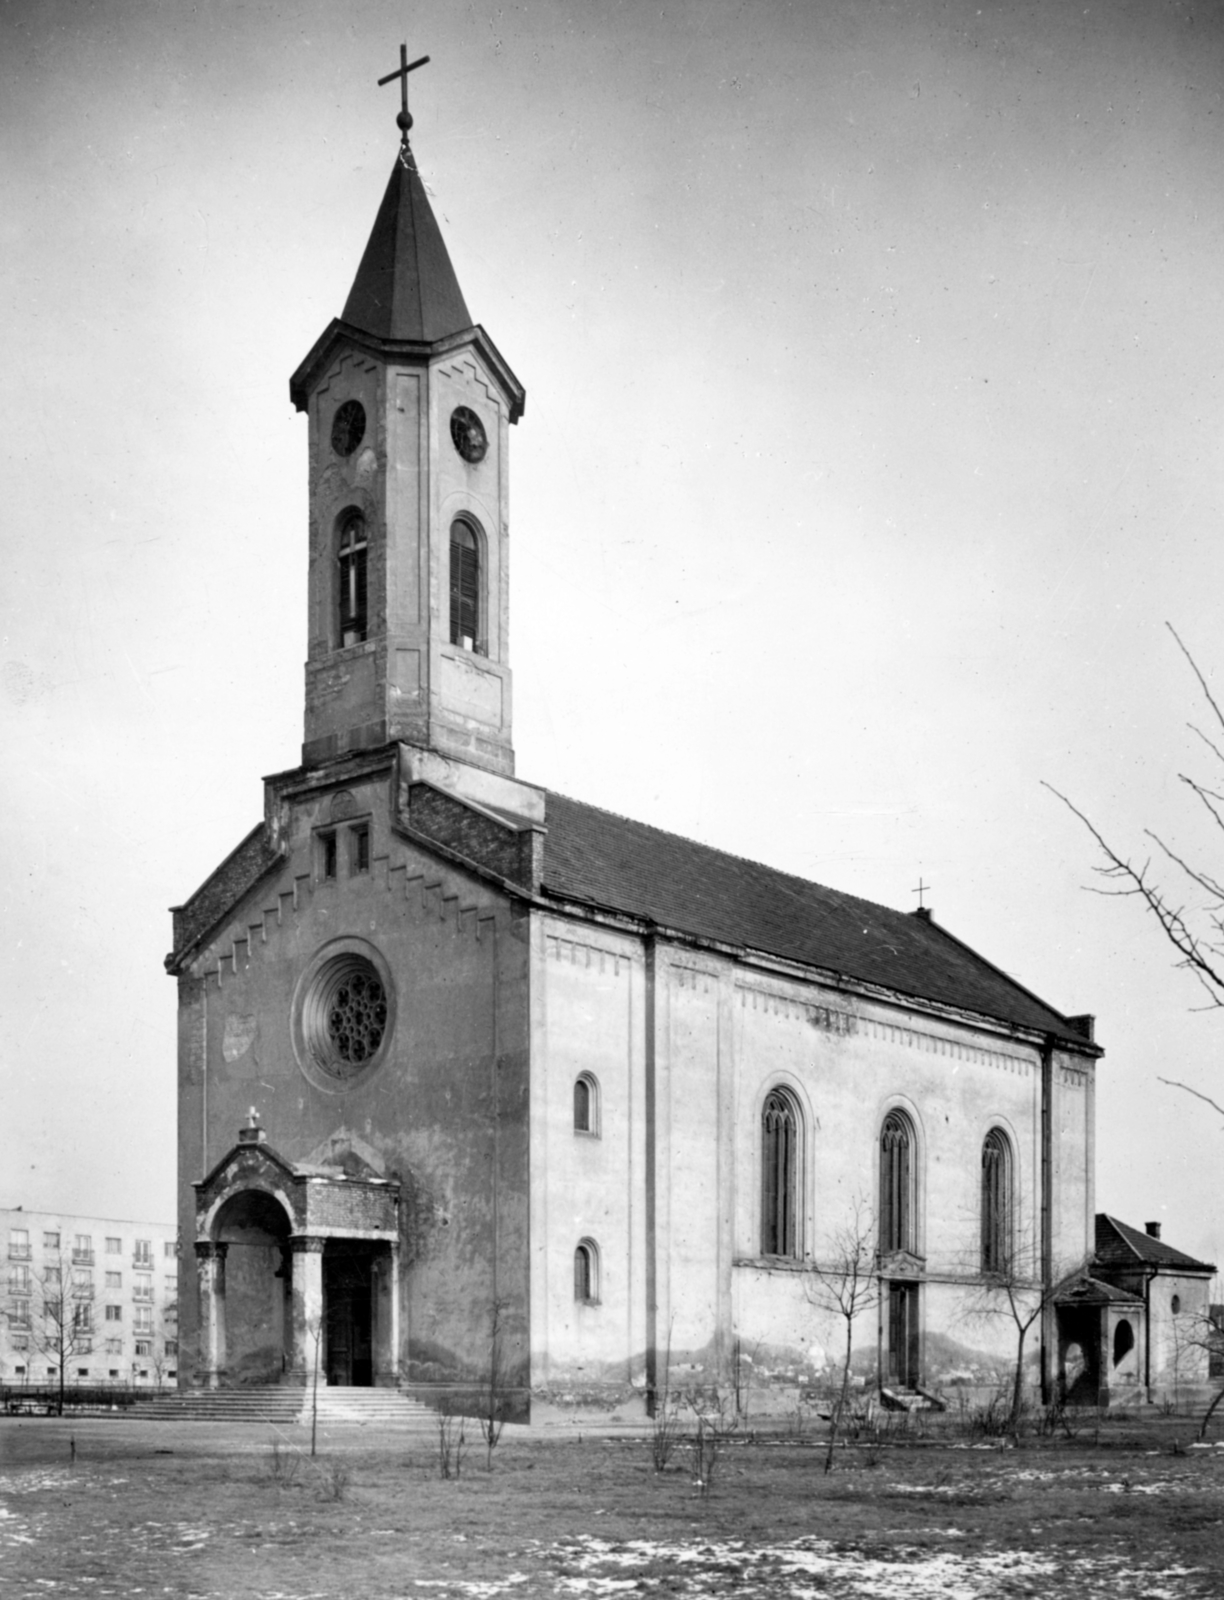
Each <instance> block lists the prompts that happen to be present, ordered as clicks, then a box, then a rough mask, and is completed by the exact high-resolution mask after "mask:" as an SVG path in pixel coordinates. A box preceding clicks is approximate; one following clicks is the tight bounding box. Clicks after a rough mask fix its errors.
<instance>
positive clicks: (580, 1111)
mask: <svg viewBox="0 0 1224 1600" xmlns="http://www.w3.org/2000/svg"><path fill="white" fill-rule="evenodd" d="M574 1132H575V1133H598V1132H599V1085H598V1084H597V1083H596V1082H595V1079H594V1078H593V1077H592V1076H591V1074H590V1073H589V1072H580V1073H579V1074H578V1076H577V1077H576V1078H575V1079H574Z"/></svg>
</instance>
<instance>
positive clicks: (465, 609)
mask: <svg viewBox="0 0 1224 1600" xmlns="http://www.w3.org/2000/svg"><path fill="white" fill-rule="evenodd" d="M480 569H481V560H480V539H479V537H478V536H477V533H476V530H475V528H473V527H472V525H471V523H470V522H468V521H466V520H465V519H464V518H463V517H458V518H456V520H455V521H454V522H452V523H451V532H450V642H451V643H452V644H457V645H459V647H460V648H461V649H463V650H473V651H475V652H476V653H477V654H478V655H483V654H484V651H485V644H484V633H483V630H482V628H481V626H480V623H481V615H480V614H481V609H482V606H481V602H482V599H483V590H484V574H483V573H482V572H481V570H480Z"/></svg>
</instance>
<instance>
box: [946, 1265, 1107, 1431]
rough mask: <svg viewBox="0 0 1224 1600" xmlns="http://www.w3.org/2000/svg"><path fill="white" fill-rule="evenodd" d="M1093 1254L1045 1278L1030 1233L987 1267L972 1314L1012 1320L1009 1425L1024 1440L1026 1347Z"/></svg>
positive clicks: (980, 1316) (975, 1297) (969, 1313)
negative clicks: (1058, 1295)
mask: <svg viewBox="0 0 1224 1600" xmlns="http://www.w3.org/2000/svg"><path fill="white" fill-rule="evenodd" d="M1089 1259H1090V1258H1086V1259H1082V1260H1078V1261H1070V1262H1066V1263H1064V1264H1063V1266H1062V1267H1061V1268H1060V1269H1059V1270H1057V1271H1055V1272H1053V1273H1051V1275H1050V1278H1049V1281H1048V1282H1046V1281H1043V1280H1042V1277H1041V1272H1040V1268H1039V1265H1038V1263H1039V1260H1040V1253H1039V1251H1038V1250H1037V1248H1036V1246H1035V1244H1034V1241H1033V1240H1032V1238H1031V1237H1029V1238H1025V1239H1023V1240H1020V1241H1016V1242H1014V1243H1013V1246H1012V1248H1011V1249H1010V1250H1008V1251H1007V1252H1006V1253H1005V1254H1004V1255H1003V1256H1002V1258H1001V1259H1000V1260H999V1261H998V1262H996V1264H995V1265H994V1266H993V1267H992V1269H991V1270H990V1271H989V1272H986V1273H983V1274H982V1277H981V1281H980V1283H979V1285H978V1288H977V1290H976V1292H975V1293H974V1295H973V1297H972V1300H971V1303H970V1307H969V1310H968V1312H967V1315H968V1316H969V1317H970V1318H974V1319H997V1320H1001V1321H1005V1322H1010V1323H1011V1326H1012V1330H1013V1332H1014V1336H1015V1340H1016V1346H1015V1349H1016V1354H1015V1363H1014V1366H1013V1368H1012V1375H1011V1403H1010V1405H1009V1407H1008V1413H1007V1431H1008V1433H1009V1434H1010V1435H1011V1437H1012V1439H1013V1440H1015V1441H1017V1442H1018V1441H1019V1438H1020V1423H1021V1419H1022V1418H1023V1415H1024V1351H1025V1347H1026V1345H1027V1343H1028V1336H1029V1334H1030V1332H1031V1331H1032V1329H1033V1328H1034V1327H1035V1326H1038V1325H1039V1324H1040V1322H1041V1319H1042V1317H1043V1316H1044V1315H1045V1312H1046V1311H1047V1309H1048V1308H1049V1307H1050V1306H1052V1305H1053V1304H1054V1300H1055V1298H1056V1296H1057V1294H1058V1293H1059V1291H1060V1290H1061V1289H1062V1288H1063V1287H1064V1286H1065V1285H1066V1283H1067V1280H1068V1279H1069V1278H1070V1277H1072V1276H1073V1275H1074V1274H1075V1273H1076V1272H1086V1271H1087V1270H1088V1265H1089Z"/></svg>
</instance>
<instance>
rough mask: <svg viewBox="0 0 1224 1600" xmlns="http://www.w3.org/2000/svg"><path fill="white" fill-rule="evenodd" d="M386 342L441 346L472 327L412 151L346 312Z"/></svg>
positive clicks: (400, 168) (378, 221)
mask: <svg viewBox="0 0 1224 1600" xmlns="http://www.w3.org/2000/svg"><path fill="white" fill-rule="evenodd" d="M341 321H342V322H346V323H348V324H349V326H350V327H353V328H357V329H359V330H360V331H361V332H363V333H369V334H373V335H374V337H375V338H378V339H388V340H396V341H402V340H417V341H421V342H424V343H433V342H434V341H436V340H438V339H445V338H447V337H448V336H449V335H450V334H453V333H460V332H462V331H463V330H464V329H466V328H470V327H471V326H472V319H471V316H470V315H469V314H468V308H467V304H466V302H465V301H464V298H463V292H462V290H461V289H460V288H459V280H458V278H457V277H456V276H455V269H454V267H453V266H452V265H451V259H450V256H449V255H448V254H447V249H446V245H445V243H444V241H443V239H442V230H441V229H440V228H439V227H438V224H437V221H436V220H435V218H434V214H433V210H432V208H431V206H430V204H429V200H428V198H427V196H426V194H425V185H424V184H423V183H422V182H421V175H420V173H419V172H418V171H417V168H416V162H415V161H414V160H413V158H412V153H411V151H410V150H409V149H408V148H407V147H405V148H404V149H403V150H402V151H401V152H400V154H399V155H397V156H396V159H395V165H394V166H393V167H392V168H391V177H390V179H389V180H388V182H387V188H386V192H385V193H384V195H383V200H382V205H381V206H379V208H378V215H377V217H375V219H374V227H373V230H372V232H371V234H370V239H369V243H368V244H367V245H366V247H365V254H364V255H363V256H362V258H361V265H360V266H359V267H358V268H357V276H356V278H355V279H354V280H353V287H352V288H351V289H350V290H349V297H348V299H347V301H346V302H345V305H344V312H343V315H342V317H341Z"/></svg>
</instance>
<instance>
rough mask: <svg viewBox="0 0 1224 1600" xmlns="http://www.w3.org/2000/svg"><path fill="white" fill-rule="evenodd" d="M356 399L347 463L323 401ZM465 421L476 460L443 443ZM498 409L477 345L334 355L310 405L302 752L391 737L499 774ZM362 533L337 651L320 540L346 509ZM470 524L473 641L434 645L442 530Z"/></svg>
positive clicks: (508, 758) (442, 635)
mask: <svg viewBox="0 0 1224 1600" xmlns="http://www.w3.org/2000/svg"><path fill="white" fill-rule="evenodd" d="M348 400H357V401H359V402H360V403H361V404H362V406H363V407H364V408H365V412H366V417H367V425H366V435H365V437H364V438H363V439H362V441H361V443H360V445H359V446H358V447H357V448H356V449H355V450H354V451H353V452H352V453H351V454H350V455H349V456H347V457H345V456H340V455H338V454H337V453H336V452H335V451H334V450H333V449H332V447H331V427H332V421H333V418H334V417H335V414H336V411H337V409H338V408H339V406H341V405H342V404H344V403H345V402H346V401H348ZM457 405H466V406H468V407H470V408H471V409H472V410H474V411H475V412H476V413H477V415H478V416H480V417H481V419H482V421H483V422H484V425H485V430H486V434H487V437H488V450H487V453H486V454H485V456H484V458H483V460H481V461H479V462H469V461H466V460H465V459H464V458H463V457H462V456H460V454H459V452H458V451H457V450H456V449H455V447H454V444H453V442H452V439H451V435H450V417H451V413H452V411H453V410H454V408H455V407H456V406H457ZM508 430H509V415H508V411H507V407H506V404H505V401H504V398H503V396H502V394H501V393H500V391H499V389H498V386H497V384H496V382H495V381H494V380H493V379H492V378H491V376H490V373H489V371H488V369H487V367H486V365H485V363H484V361H483V360H482V358H481V356H480V354H479V352H478V351H476V350H475V349H474V348H462V349H459V350H455V351H451V352H450V353H448V354H446V355H444V356H442V357H439V358H435V359H434V360H432V361H430V362H418V363H405V364H401V363H399V362H391V363H387V362H384V361H383V360H381V359H376V358H374V357H372V356H370V355H368V354H366V353H364V352H359V351H356V350H348V351H343V352H341V353H340V354H339V355H338V356H337V357H336V359H335V360H334V361H333V363H332V365H331V367H330V369H329V370H328V371H327V373H326V374H325V375H324V376H323V377H322V378H321V380H320V382H319V384H318V386H317V388H316V389H315V391H314V393H313V395H312V396H311V402H310V446H309V448H310V529H309V541H310V575H309V608H310V646H309V658H308V661H307V665H306V735H305V752H306V757H307V759H310V760H318V759H322V758H324V757H327V756H331V755H335V754H337V753H339V752H341V751H344V750H355V749H360V748H365V747H370V746H373V745H378V744H382V743H383V742H385V741H386V740H388V739H395V738H402V739H405V740H407V741H409V742H410V743H413V744H416V745H420V746H429V747H431V748H434V749H439V750H445V751H449V752H452V753H454V754H457V755H459V756H461V757H463V758H464V759H466V760H469V761H474V762H476V763H477V764H478V765H481V766H486V767H490V768H493V769H494V770H496V771H501V772H509V771H511V770H512V769H513V765H514V757H513V751H512V749H511V712H512V706H511V687H510V667H509V638H508V620H509V607H508V582H507V570H508V569H507V550H508V540H509V525H508V500H509V487H508ZM352 509H356V510H359V511H360V512H361V514H362V516H363V517H364V519H365V523H366V529H367V533H368V538H369V550H368V558H367V585H368V587H367V598H368V608H369V631H368V636H367V638H366V639H365V640H364V641H362V642H361V643H358V644H353V645H349V646H347V647H343V648H342V647H341V641H340V638H339V636H338V615H339V611H338V596H337V582H338V576H337V573H338V568H337V562H336V540H337V536H338V532H339V529H340V526H341V524H342V522H343V520H344V518H345V516H346V515H347V513H348V512H349V511H350V510H352ZM460 514H463V515H465V516H467V517H468V518H470V519H471V521H472V524H473V526H474V527H475V528H476V530H477V533H478V539H479V543H480V546H481V571H482V577H483V589H484V605H483V611H482V619H481V636H480V638H479V640H478V641H476V648H475V649H474V650H473V651H466V650H464V649H463V647H462V646H458V645H452V644H451V642H450V589H449V581H450V580H449V561H450V528H451V524H452V522H453V521H454V519H455V517H457V516H459V515H460Z"/></svg>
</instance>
